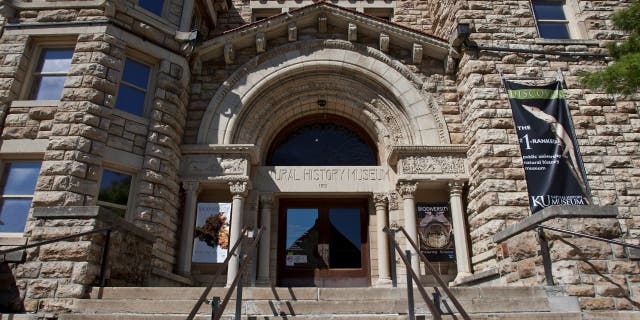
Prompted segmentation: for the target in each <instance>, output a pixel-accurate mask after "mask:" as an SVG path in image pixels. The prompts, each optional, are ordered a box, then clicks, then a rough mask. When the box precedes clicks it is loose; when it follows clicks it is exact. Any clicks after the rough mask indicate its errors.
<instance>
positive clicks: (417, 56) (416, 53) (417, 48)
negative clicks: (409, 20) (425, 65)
mask: <svg viewBox="0 0 640 320" xmlns="http://www.w3.org/2000/svg"><path fill="white" fill-rule="evenodd" d="M411 58H412V60H413V61H412V62H413V64H420V63H421V62H422V46H421V45H419V44H417V43H414V44H413V49H412V50H411Z"/></svg>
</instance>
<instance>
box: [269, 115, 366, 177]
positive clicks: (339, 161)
mask: <svg viewBox="0 0 640 320" xmlns="http://www.w3.org/2000/svg"><path fill="white" fill-rule="evenodd" d="M376 164H377V160H376V152H375V151H374V150H373V149H372V148H371V146H369V144H367V143H366V142H365V141H364V139H363V138H362V137H361V136H360V135H358V134H357V133H355V132H353V131H352V130H351V129H349V128H347V127H345V126H342V125H340V124H336V123H332V122H320V123H312V124H308V125H305V126H303V127H301V128H299V129H297V130H295V131H294V132H292V133H291V134H290V135H289V136H288V137H287V138H286V139H285V140H284V141H282V142H281V143H280V144H279V145H277V146H276V147H275V148H274V149H273V152H272V154H271V158H270V159H269V160H268V161H267V165H282V166H305V165H309V166H314V165H315V166H345V165H362V166H375V165H376Z"/></svg>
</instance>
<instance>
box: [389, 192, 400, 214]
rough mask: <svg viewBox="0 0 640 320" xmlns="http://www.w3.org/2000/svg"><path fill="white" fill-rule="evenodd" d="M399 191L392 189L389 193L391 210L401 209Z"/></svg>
mask: <svg viewBox="0 0 640 320" xmlns="http://www.w3.org/2000/svg"><path fill="white" fill-rule="evenodd" d="M398 198H399V197H398V193H397V192H395V191H392V192H390V193H389V210H398V209H400V205H399V203H398Z"/></svg>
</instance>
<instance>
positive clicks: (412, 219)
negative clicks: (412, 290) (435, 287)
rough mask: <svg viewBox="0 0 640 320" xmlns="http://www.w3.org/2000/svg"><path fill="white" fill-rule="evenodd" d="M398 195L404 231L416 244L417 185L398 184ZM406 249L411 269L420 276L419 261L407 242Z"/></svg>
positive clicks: (415, 183)
mask: <svg viewBox="0 0 640 320" xmlns="http://www.w3.org/2000/svg"><path fill="white" fill-rule="evenodd" d="M397 188H398V193H399V194H400V196H401V197H402V204H403V207H404V208H403V209H404V229H405V230H406V231H407V233H408V234H409V237H410V238H411V240H413V241H414V242H415V243H416V244H417V243H418V227H417V226H416V198H415V194H416V190H417V188H418V183H417V182H415V181H400V182H398V186H397ZM407 249H408V250H410V251H411V258H412V259H411V268H413V271H415V272H416V274H420V260H419V258H418V255H417V252H416V250H415V249H414V248H413V246H411V244H409V242H408V241H407Z"/></svg>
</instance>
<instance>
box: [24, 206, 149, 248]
mask: <svg viewBox="0 0 640 320" xmlns="http://www.w3.org/2000/svg"><path fill="white" fill-rule="evenodd" d="M32 217H33V218H36V219H98V220H101V221H103V222H106V223H107V224H109V225H111V226H113V227H115V228H116V229H120V230H124V231H128V232H130V233H132V234H133V235H135V236H137V237H140V238H143V239H145V240H147V241H150V242H155V239H156V237H155V236H154V235H153V234H151V233H150V232H148V231H146V230H144V229H141V228H140V227H138V226H136V225H134V224H133V223H131V222H129V221H127V220H124V219H122V218H120V217H118V216H116V215H114V214H113V213H111V211H109V210H108V209H105V208H102V207H98V206H76V207H36V208H33V214H32Z"/></svg>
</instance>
